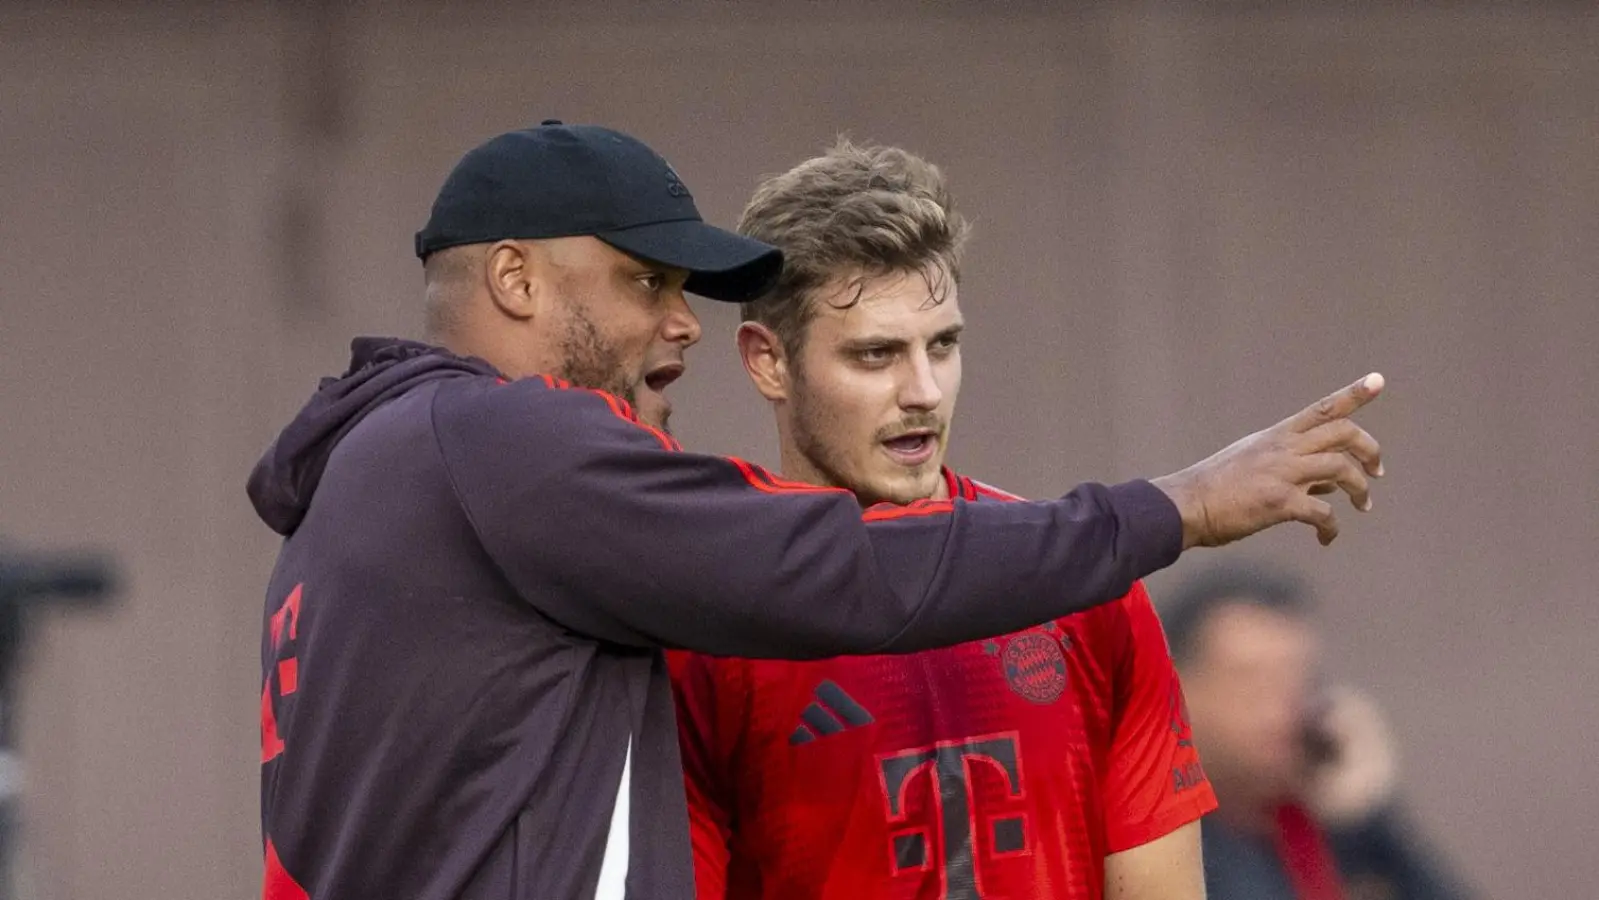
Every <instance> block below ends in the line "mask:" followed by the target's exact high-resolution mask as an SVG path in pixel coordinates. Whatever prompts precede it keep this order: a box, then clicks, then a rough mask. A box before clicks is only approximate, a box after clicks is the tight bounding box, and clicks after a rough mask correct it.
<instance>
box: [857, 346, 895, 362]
mask: <svg viewBox="0 0 1599 900" xmlns="http://www.w3.org/2000/svg"><path fill="white" fill-rule="evenodd" d="M855 357H856V358H857V359H859V360H860V361H861V362H864V363H881V362H888V357H889V352H888V348H887V347H863V348H862V349H860V350H858V351H856V353H855Z"/></svg>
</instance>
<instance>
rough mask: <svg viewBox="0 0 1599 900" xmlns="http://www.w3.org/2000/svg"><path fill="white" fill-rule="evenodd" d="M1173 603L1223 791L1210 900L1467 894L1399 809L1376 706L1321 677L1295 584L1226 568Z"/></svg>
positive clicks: (1175, 628) (1208, 843)
mask: <svg viewBox="0 0 1599 900" xmlns="http://www.w3.org/2000/svg"><path fill="white" fill-rule="evenodd" d="M1163 611H1164V613H1165V619H1166V622H1167V633H1168V635H1169V636H1170V638H1171V648H1172V654H1173V656H1174V657H1175V658H1176V660H1177V665H1178V667H1179V668H1180V669H1181V671H1182V673H1183V677H1184V679H1185V681H1186V683H1187V685H1188V695H1189V701H1190V705H1189V708H1190V709H1191V710H1192V713H1193V715H1192V722H1193V728H1194V733H1195V736H1196V739H1197V740H1198V742H1199V745H1200V746H1201V747H1202V748H1203V749H1204V752H1205V763H1206V768H1207V770H1208V771H1209V773H1210V776H1211V778H1212V779H1213V781H1214V784H1215V787H1216V792H1217V794H1219V795H1220V797H1221V800H1222V806H1221V810H1220V811H1219V812H1218V813H1217V814H1216V815H1214V816H1210V817H1208V818H1206V820H1205V822H1204V826H1203V834H1204V852H1205V863H1206V865H1205V880H1206V884H1207V887H1208V890H1209V896H1210V900H1367V898H1370V900H1464V898H1465V897H1466V896H1467V893H1466V892H1465V891H1464V889H1463V888H1462V887H1460V886H1459V884H1458V882H1457V881H1456V879H1455V878H1454V877H1453V876H1452V875H1451V874H1449V873H1446V872H1445V871H1444V870H1443V868H1442V867H1441V866H1440V865H1439V861H1438V860H1437V859H1436V857H1435V856H1434V855H1433V854H1432V852H1431V851H1430V850H1429V849H1428V848H1427V847H1426V846H1425V845H1424V844H1423V842H1422V841H1420V840H1419V839H1418V838H1417V836H1416V835H1415V834H1414V833H1413V831H1412V830H1411V828H1410V827H1409V826H1407V825H1406V823H1405V822H1404V818H1403V816H1402V815H1401V814H1400V811H1399V809H1398V808H1397V804H1396V803H1395V800H1394V793H1395V785H1396V782H1395V769H1394V759H1393V748H1392V745H1391V743H1390V741H1389V739H1388V736H1387V733H1386V728H1385V726H1384V724H1383V722H1382V720H1381V718H1380V716H1379V714H1378V713H1377V710H1376V707H1375V706H1374V705H1373V704H1372V703H1371V702H1370V701H1369V700H1367V699H1366V698H1364V697H1363V696H1362V695H1361V694H1359V693H1358V692H1355V691H1354V690H1352V689H1350V688H1348V687H1345V686H1336V687H1331V686H1329V687H1325V688H1324V687H1322V686H1321V684H1320V682H1321V675H1320V670H1321V664H1320V641H1319V640H1318V638H1317V635H1316V632H1315V629H1314V628H1313V627H1312V625H1311V622H1310V621H1309V618H1308V616H1309V613H1310V600H1309V597H1308V596H1307V595H1306V593H1305V591H1304V588H1303V587H1302V586H1301V585H1300V584H1299V583H1298V582H1297V581H1296V580H1294V579H1292V578H1290V577H1287V576H1285V575H1283V574H1280V573H1276V572H1272V571H1269V570H1265V569H1255V568H1250V567H1244V566H1230V567H1224V568H1219V569H1215V570H1212V571H1210V572H1207V573H1205V574H1203V575H1201V576H1199V577H1196V578H1194V579H1192V580H1190V581H1189V582H1187V583H1186V584H1184V585H1182V586H1181V587H1179V589H1178V590H1177V591H1175V592H1173V594H1172V599H1171V602H1170V604H1169V605H1167V606H1165V607H1164V609H1163Z"/></svg>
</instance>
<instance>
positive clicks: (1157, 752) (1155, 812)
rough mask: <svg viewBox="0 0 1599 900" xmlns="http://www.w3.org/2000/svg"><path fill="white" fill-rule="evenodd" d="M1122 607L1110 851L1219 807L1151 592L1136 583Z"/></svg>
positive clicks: (1110, 771)
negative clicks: (1125, 627)
mask: <svg viewBox="0 0 1599 900" xmlns="http://www.w3.org/2000/svg"><path fill="white" fill-rule="evenodd" d="M1122 605H1123V609H1124V611H1125V613H1126V617H1127V623H1128V626H1129V627H1128V636H1127V639H1126V643H1125V646H1124V647H1123V652H1122V654H1121V659H1120V660H1118V663H1117V665H1116V672H1117V681H1118V685H1117V701H1118V702H1117V708H1118V710H1119V713H1118V716H1117V721H1116V726H1115V737H1114V738H1113V740H1112V744H1111V753H1110V761H1109V765H1108V768H1107V771H1106V777H1105V779H1104V782H1103V784H1102V791H1103V793H1104V807H1105V810H1106V824H1105V831H1106V852H1107V853H1119V852H1121V851H1123V850H1130V849H1132V848H1133V847H1137V846H1140V845H1142V844H1147V843H1149V842H1150V841H1153V840H1155V839H1156V838H1159V837H1163V836H1165V835H1167V834H1170V833H1171V832H1173V831H1176V830H1177V829H1178V828H1180V827H1182V826H1183V825H1186V824H1188V823H1189V822H1192V821H1194V820H1195V819H1198V818H1199V817H1201V816H1203V815H1205V814H1206V813H1208V812H1210V811H1211V810H1213V809H1215V808H1216V795H1215V792H1214V791H1212V790H1211V786H1210V781H1209V780H1208V779H1207V778H1206V777H1205V773H1204V769H1203V768H1202V767H1201V766H1200V762H1199V753H1198V752H1197V751H1196V750H1195V748H1194V736H1193V732H1192V731H1191V730H1190V728H1189V724H1188V708H1187V705H1186V704H1185V703H1184V701H1183V695H1182V684H1181V682H1180V681H1179V680H1178V677H1177V669H1176V667H1175V666H1174V665H1173V664H1172V659H1171V653H1170V651H1169V650H1168V648H1167V645H1166V636H1165V632H1164V631H1163V630H1162V628H1161V624H1160V619H1159V617H1158V616H1157V615H1156V614H1155V609H1154V607H1153V606H1152V605H1151V603H1150V600H1149V594H1148V593H1146V592H1145V590H1144V587H1143V585H1142V584H1139V585H1137V586H1135V587H1134V588H1133V590H1132V592H1131V593H1129V594H1128V596H1127V597H1126V599H1124V600H1123V601H1122Z"/></svg>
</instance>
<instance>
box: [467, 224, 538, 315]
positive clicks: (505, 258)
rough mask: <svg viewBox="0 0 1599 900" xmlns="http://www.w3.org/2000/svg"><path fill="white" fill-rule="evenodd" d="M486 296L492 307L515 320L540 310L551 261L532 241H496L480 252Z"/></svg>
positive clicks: (536, 313) (535, 313)
mask: <svg viewBox="0 0 1599 900" xmlns="http://www.w3.org/2000/svg"><path fill="white" fill-rule="evenodd" d="M483 265H484V270H485V276H486V280H487V282H488V288H489V296H490V298H492V299H493V300H494V306H495V308H497V309H499V311H500V312H501V313H503V314H505V315H507V316H509V317H511V318H513V319H516V320H517V321H526V320H528V319H531V318H533V317H534V316H536V315H538V314H539V313H540V312H542V311H543V306H544V304H545V303H546V302H547V301H548V299H549V297H548V293H549V289H550V287H549V285H550V275H551V274H552V273H551V272H550V271H549V270H550V268H551V266H552V262H551V260H550V258H549V254H548V253H546V252H544V248H542V247H540V246H538V245H537V244H536V243H534V242H532V241H496V242H495V243H493V244H491V245H490V246H489V248H488V250H487V251H485V253H484V255H483Z"/></svg>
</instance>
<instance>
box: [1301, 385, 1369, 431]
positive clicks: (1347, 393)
mask: <svg viewBox="0 0 1599 900" xmlns="http://www.w3.org/2000/svg"><path fill="white" fill-rule="evenodd" d="M1383 384H1384V381H1383V377H1382V373H1381V372H1373V373H1371V374H1370V375H1367V376H1366V377H1365V378H1362V379H1360V380H1359V381H1357V382H1355V383H1354V384H1351V385H1350V386H1348V387H1346V388H1344V389H1343V390H1341V391H1335V392H1333V393H1331V394H1328V395H1327V396H1325V397H1323V398H1321V399H1320V400H1317V401H1316V402H1315V403H1312V404H1311V405H1309V406H1307V407H1305V408H1304V409H1302V410H1300V411H1299V412H1297V413H1294V414H1293V415H1292V416H1290V417H1289V418H1288V420H1287V423H1286V424H1287V425H1288V430H1289V431H1297V432H1305V431H1309V430H1310V429H1312V428H1315V427H1316V426H1317V425H1325V424H1327V423H1328V422H1333V421H1336V420H1338V419H1344V418H1348V417H1349V416H1351V415H1353V414H1354V412H1355V410H1357V409H1360V408H1361V407H1362V406H1365V405H1366V404H1367V403H1370V402H1371V401H1373V400H1375V399H1377V395H1378V394H1380V393H1382V388H1383Z"/></svg>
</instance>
